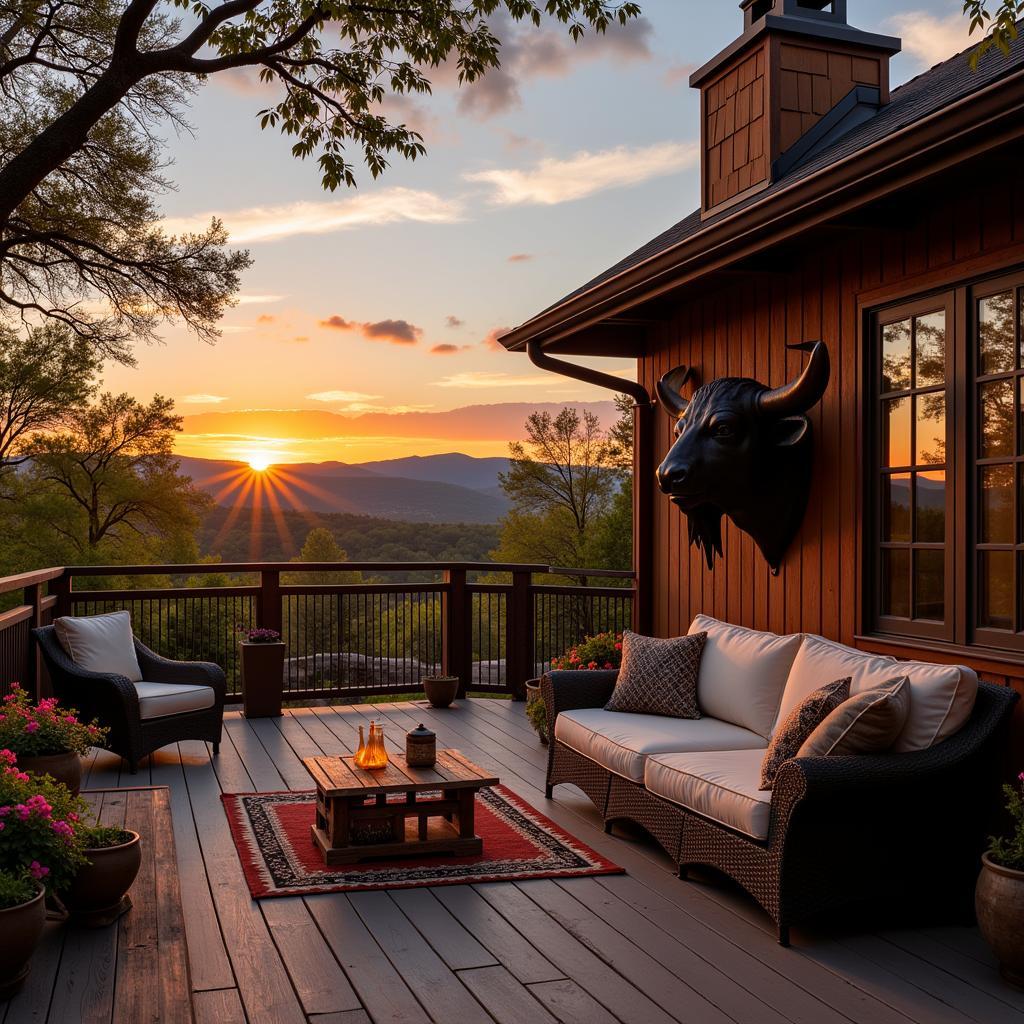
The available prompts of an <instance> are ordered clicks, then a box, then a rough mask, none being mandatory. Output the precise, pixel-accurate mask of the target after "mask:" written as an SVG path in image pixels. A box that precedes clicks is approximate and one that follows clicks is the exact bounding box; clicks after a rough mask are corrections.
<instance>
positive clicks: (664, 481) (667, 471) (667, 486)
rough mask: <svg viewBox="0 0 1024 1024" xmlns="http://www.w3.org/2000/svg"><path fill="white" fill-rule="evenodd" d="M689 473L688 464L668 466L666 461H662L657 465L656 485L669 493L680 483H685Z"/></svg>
mask: <svg viewBox="0 0 1024 1024" xmlns="http://www.w3.org/2000/svg"><path fill="white" fill-rule="evenodd" d="M689 475H690V467H689V466H687V465H685V464H683V465H681V464H676V465H673V466H670V465H669V464H668V463H667V462H663V463H662V464H661V466H659V467H658V486H659V487H660V488H661V489H662V491H663V492H664V493H665V494H671V493H672V492H673V491H674V490H675V489H676V488H677V487H679V486H680V485H681V484H684V483H686V478H687V477H688V476H689Z"/></svg>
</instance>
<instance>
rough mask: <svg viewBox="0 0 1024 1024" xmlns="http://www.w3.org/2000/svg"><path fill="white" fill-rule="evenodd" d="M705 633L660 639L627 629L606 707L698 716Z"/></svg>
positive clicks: (612, 709) (619, 709)
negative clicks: (614, 681)
mask: <svg viewBox="0 0 1024 1024" xmlns="http://www.w3.org/2000/svg"><path fill="white" fill-rule="evenodd" d="M707 637H708V635H707V633H694V634H693V635H692V636H681V637H678V638H677V639H674V640H659V639H657V638H655V637H651V636H640V634H639V633H629V632H627V633H626V634H625V636H623V638H622V668H621V669H620V670H619V678H618V680H617V681H616V683H615V690H614V691H613V693H612V697H611V700H610V701H608V703H607V704H606V705H605V711H630V712H632V713H633V714H636V715H665V716H666V717H669V718H700V709H699V708H698V707H697V676H698V674H699V672H700V656H701V654H702V653H703V651H704V641H705V640H706V639H707Z"/></svg>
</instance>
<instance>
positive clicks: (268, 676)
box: [242, 641, 285, 718]
mask: <svg viewBox="0 0 1024 1024" xmlns="http://www.w3.org/2000/svg"><path fill="white" fill-rule="evenodd" d="M284 651H285V644H284V642H283V641H282V642H281V643H276V644H251V643H248V642H247V641H242V703H243V705H244V708H243V710H244V712H245V717H246V718H280V717H281V698H282V693H283V691H284Z"/></svg>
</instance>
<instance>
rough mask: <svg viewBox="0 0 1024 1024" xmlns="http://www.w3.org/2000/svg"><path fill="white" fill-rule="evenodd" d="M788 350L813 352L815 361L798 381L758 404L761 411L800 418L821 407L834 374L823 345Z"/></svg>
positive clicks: (808, 344)
mask: <svg viewBox="0 0 1024 1024" xmlns="http://www.w3.org/2000/svg"><path fill="white" fill-rule="evenodd" d="M787 347H788V348H793V349H800V350H801V351H803V352H810V353H811V358H810V360H809V361H808V363H807V365H806V366H805V367H804V372H803V373H802V374H800V376H799V377H798V378H797V379H796V380H795V381H791V382H790V383H789V384H784V385H783V386H782V387H781V388H773V389H770V390H766V391H764V392H762V394H761V396H760V397H759V398H758V400H757V405H758V408H759V409H760V411H761V412H764V413H768V414H770V415H772V416H777V417H779V418H782V417H785V416H798V415H800V414H801V413H805V412H807V410H808V409H810V408H811V407H812V406H815V405H817V403H818V402H820V401H821V397H822V395H824V394H825V389H826V388H827V387H828V382H829V377H830V376H831V373H832V368H831V362H830V360H829V356H828V349H827V348H826V347H825V345H824V343H823V342H820V341H807V342H803V343H802V344H799V345H789V346H787Z"/></svg>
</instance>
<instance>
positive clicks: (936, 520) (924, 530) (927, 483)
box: [916, 473, 946, 544]
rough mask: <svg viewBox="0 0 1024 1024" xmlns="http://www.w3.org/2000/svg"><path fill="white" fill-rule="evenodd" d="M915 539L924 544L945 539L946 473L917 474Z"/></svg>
mask: <svg viewBox="0 0 1024 1024" xmlns="http://www.w3.org/2000/svg"><path fill="white" fill-rule="evenodd" d="M916 486H917V539H918V540H919V541H921V542H922V543H924V544H942V543H945V540H946V474H945V473H918V474H917V482H916Z"/></svg>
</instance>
